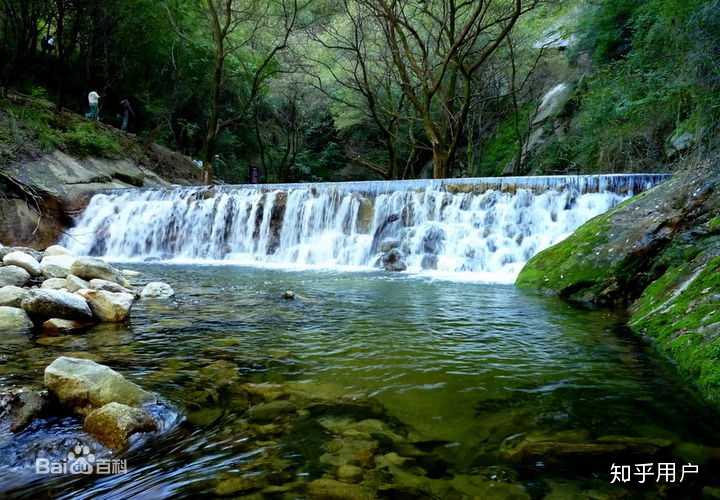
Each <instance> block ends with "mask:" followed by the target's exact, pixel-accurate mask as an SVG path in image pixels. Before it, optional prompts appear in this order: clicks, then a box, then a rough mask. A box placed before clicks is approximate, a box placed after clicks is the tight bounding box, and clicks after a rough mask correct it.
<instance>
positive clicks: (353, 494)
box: [307, 478, 374, 500]
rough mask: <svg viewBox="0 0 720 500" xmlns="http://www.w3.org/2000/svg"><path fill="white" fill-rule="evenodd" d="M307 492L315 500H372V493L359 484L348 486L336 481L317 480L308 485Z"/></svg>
mask: <svg viewBox="0 0 720 500" xmlns="http://www.w3.org/2000/svg"><path fill="white" fill-rule="evenodd" d="M307 492H308V495H309V496H310V498H313V499H315V500H370V499H372V498H374V495H373V494H372V492H370V491H368V490H366V489H365V488H363V487H362V486H360V485H357V484H348V483H343V482H341V481H335V480H334V479H324V478H323V479H316V480H315V481H311V482H310V484H308V487H307Z"/></svg>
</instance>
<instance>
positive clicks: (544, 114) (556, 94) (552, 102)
mask: <svg viewBox="0 0 720 500" xmlns="http://www.w3.org/2000/svg"><path fill="white" fill-rule="evenodd" d="M573 91H574V88H573V86H572V85H569V84H567V83H559V84H557V85H555V86H554V87H553V88H552V89H550V90H549V91H548V92H547V93H546V94H545V95H544V96H543V98H542V102H541V103H540V106H538V110H537V113H536V114H535V117H534V118H533V125H539V124H541V123H543V122H544V121H545V120H547V119H548V118H554V117H556V116H557V115H559V114H560V113H561V112H562V111H563V109H565V106H566V105H567V103H568V102H569V101H570V98H571V97H572V95H573Z"/></svg>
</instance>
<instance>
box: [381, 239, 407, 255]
mask: <svg viewBox="0 0 720 500" xmlns="http://www.w3.org/2000/svg"><path fill="white" fill-rule="evenodd" d="M400 245H402V241H400V240H399V239H397V238H386V239H384V240H382V242H380V251H381V252H382V253H387V252H389V251H390V250H392V249H393V248H400Z"/></svg>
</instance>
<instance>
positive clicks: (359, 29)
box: [0, 0, 720, 183]
mask: <svg viewBox="0 0 720 500" xmlns="http://www.w3.org/2000/svg"><path fill="white" fill-rule="evenodd" d="M719 33H720V2H719V1H717V0H711V1H708V0H605V1H599V0H565V1H562V0H483V1H467V0H442V1H440V0H407V1H406V0H54V1H49V0H1V1H0V61H1V62H0V86H1V87H2V88H3V89H5V90H4V91H5V92H7V91H8V90H12V91H17V92H21V93H23V94H27V95H30V96H34V97H38V98H43V99H48V100H50V101H51V102H52V103H53V104H54V106H55V107H56V109H57V110H60V109H63V108H65V109H69V110H73V111H75V112H77V113H80V114H84V113H86V112H87V111H88V101H87V95H88V93H89V92H91V91H96V92H97V93H98V94H99V95H100V120H101V121H102V122H104V123H106V124H109V125H112V126H116V127H119V126H120V124H121V121H122V119H121V114H122V112H123V110H122V106H123V105H122V104H121V103H122V102H123V100H125V99H127V100H128V102H129V103H130V104H131V106H132V111H133V114H132V117H131V119H130V123H129V130H130V132H131V133H133V134H136V135H137V136H139V137H141V138H142V139H143V141H154V142H158V143H160V144H163V145H166V146H167V147H169V148H171V149H173V150H176V151H179V152H181V153H184V154H186V155H188V156H190V157H192V158H195V159H197V160H198V162H200V161H201V162H202V164H203V166H202V177H203V179H204V180H205V181H210V180H214V181H216V182H228V183H233V182H234V183H237V182H246V181H248V180H251V171H253V170H254V171H256V172H258V173H259V176H260V178H261V179H262V180H263V181H267V182H297V181H322V180H362V179H413V178H447V177H478V176H495V175H527V174H558V173H592V172H623V171H667V170H672V168H673V167H672V165H673V164H674V162H675V161H676V160H677V159H678V158H680V157H682V156H683V155H686V154H688V152H689V151H692V150H695V149H697V148H702V147H705V146H707V144H708V143H710V142H712V140H713V137H716V136H717V130H716V124H717V123H718V122H719V120H718V118H719V117H720V116H719V115H720V35H719ZM23 118H25V119H27V118H28V117H22V116H19V117H17V119H19V120H22V119H23ZM37 121H38V122H43V120H37ZM37 126H38V127H43V126H45V125H43V124H42V123H38V125H37ZM41 132H42V131H41ZM86 133H88V134H92V132H91V131H86ZM39 135H41V136H42V135H43V134H42V133H40V134H39ZM50 137H53V136H50ZM86 139H87V140H88V141H89V142H93V139H92V137H90V138H86ZM46 142H48V143H49V144H45V145H44V146H45V147H47V148H50V149H51V148H53V147H58V146H59V144H57V142H59V141H54V142H53V140H49V141H46Z"/></svg>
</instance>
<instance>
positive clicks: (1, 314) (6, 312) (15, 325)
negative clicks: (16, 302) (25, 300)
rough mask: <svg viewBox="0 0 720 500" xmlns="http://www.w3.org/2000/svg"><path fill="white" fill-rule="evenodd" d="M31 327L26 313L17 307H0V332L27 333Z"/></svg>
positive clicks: (31, 324)
mask: <svg viewBox="0 0 720 500" xmlns="http://www.w3.org/2000/svg"><path fill="white" fill-rule="evenodd" d="M32 327H33V323H32V321H30V318H29V317H28V315H27V313H25V311H23V310H22V309H19V308H17V307H4V306H3V307H0V332H2V333H5V332H19V333H25V332H29V331H30V330H31V329H32Z"/></svg>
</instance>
